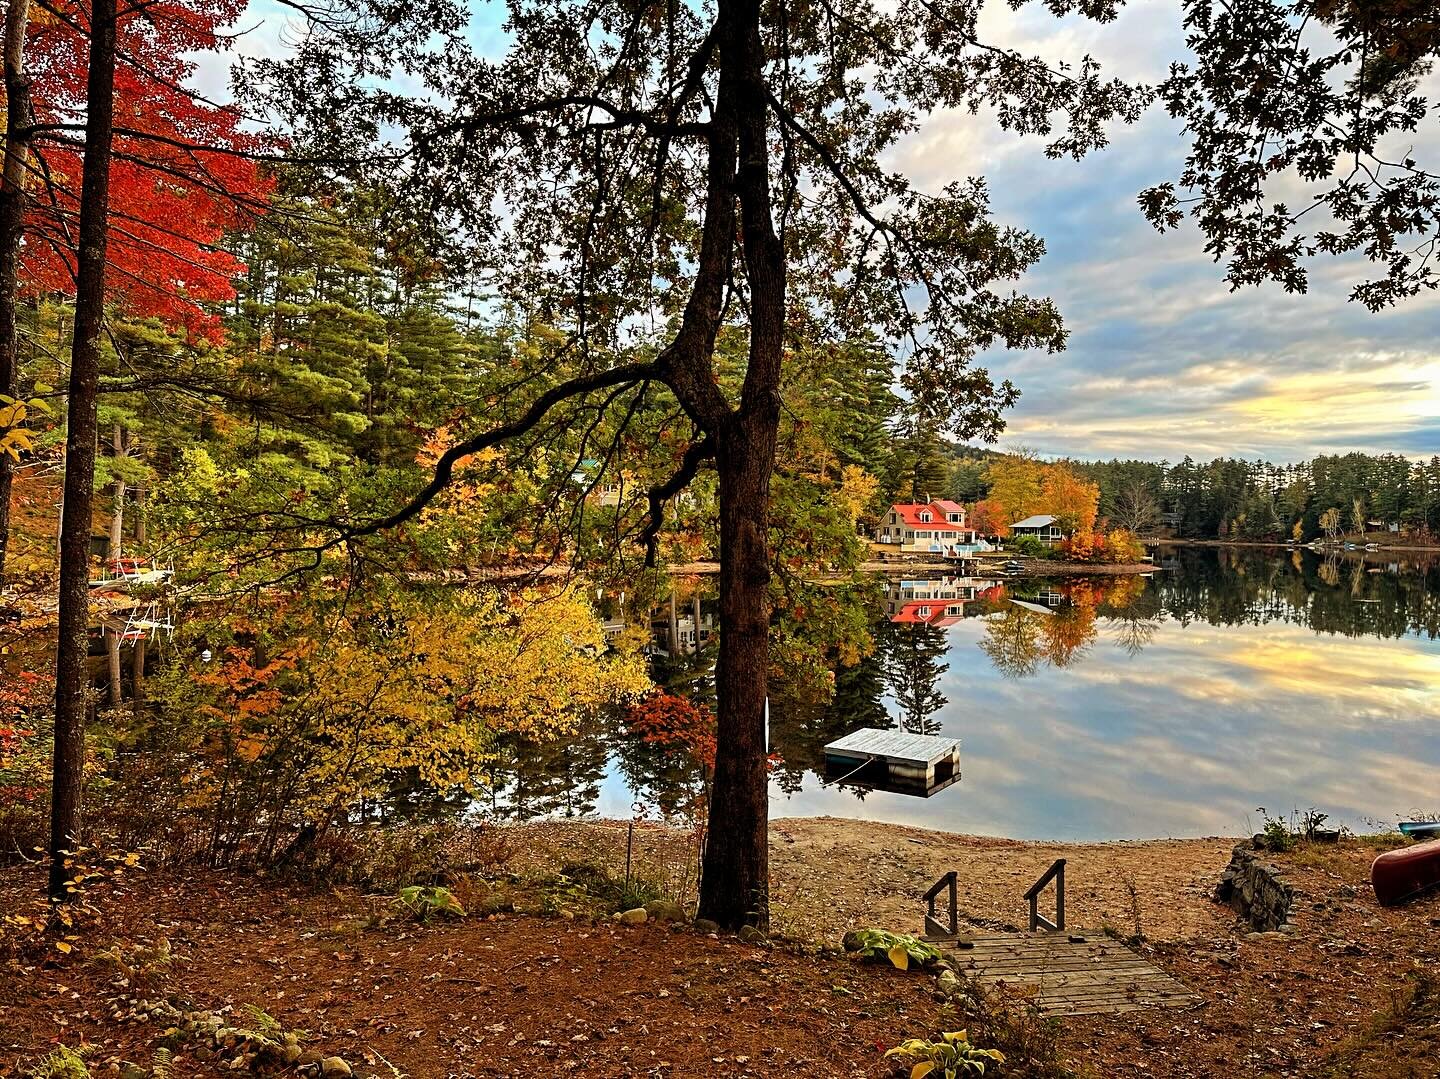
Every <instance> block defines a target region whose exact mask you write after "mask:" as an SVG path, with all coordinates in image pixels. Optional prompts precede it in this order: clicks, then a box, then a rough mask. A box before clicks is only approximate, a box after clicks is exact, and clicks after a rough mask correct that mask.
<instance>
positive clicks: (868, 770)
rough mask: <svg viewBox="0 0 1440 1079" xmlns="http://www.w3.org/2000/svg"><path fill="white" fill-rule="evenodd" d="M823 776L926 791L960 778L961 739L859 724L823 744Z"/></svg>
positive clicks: (883, 787)
mask: <svg viewBox="0 0 1440 1079" xmlns="http://www.w3.org/2000/svg"><path fill="white" fill-rule="evenodd" d="M825 774H826V778H827V779H832V780H835V779H841V778H844V779H849V780H851V781H852V782H854V783H855V784H856V785H858V786H866V787H873V788H875V789H877V790H888V791H894V792H895V793H898V794H918V795H922V796H925V797H928V796H929V795H931V794H934V793H935V792H936V791H939V790H943V789H945V788H946V787H948V786H950V785H951V784H952V783H955V782H956V781H957V780H959V778H960V740H959V739H958V738H947V737H944V736H942V735H937V734H909V733H907V732H905V731H897V730H889V731H885V730H880V729H879V728H876V727H862V728H861V729H860V730H858V731H853V732H852V733H850V734H847V735H846V736H845V737H844V738H837V739H836V740H835V741H833V742H831V743H829V744H828V745H827V746H826V747H825Z"/></svg>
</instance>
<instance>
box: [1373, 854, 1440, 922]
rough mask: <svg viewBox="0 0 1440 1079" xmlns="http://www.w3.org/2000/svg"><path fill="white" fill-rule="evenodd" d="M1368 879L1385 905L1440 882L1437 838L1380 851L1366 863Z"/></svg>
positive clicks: (1411, 895)
mask: <svg viewBox="0 0 1440 1079" xmlns="http://www.w3.org/2000/svg"><path fill="white" fill-rule="evenodd" d="M1370 883H1371V884H1372V885H1374V887H1375V898H1376V899H1378V900H1380V902H1381V904H1382V905H1384V906H1387V907H1392V906H1394V905H1395V904H1396V903H1403V902H1405V900H1407V899H1410V898H1412V897H1413V896H1417V895H1419V894H1420V893H1421V892H1423V891H1426V890H1427V889H1430V888H1434V887H1437V886H1440V839H1437V840H1435V842H1433V843H1420V844H1417V845H1416V846H1413V847H1403V848H1401V849H1400V850H1392V851H1388V852H1386V853H1385V854H1382V855H1380V857H1378V858H1376V859H1375V863H1374V864H1373V865H1372V866H1371V867H1370Z"/></svg>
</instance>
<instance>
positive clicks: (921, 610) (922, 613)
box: [915, 607, 930, 618]
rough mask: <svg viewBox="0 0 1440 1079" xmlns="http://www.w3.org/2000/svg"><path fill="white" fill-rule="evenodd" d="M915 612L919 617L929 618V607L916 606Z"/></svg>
mask: <svg viewBox="0 0 1440 1079" xmlns="http://www.w3.org/2000/svg"><path fill="white" fill-rule="evenodd" d="M915 614H916V615H917V616H919V617H920V618H929V617H930V608H929V607H917V608H915Z"/></svg>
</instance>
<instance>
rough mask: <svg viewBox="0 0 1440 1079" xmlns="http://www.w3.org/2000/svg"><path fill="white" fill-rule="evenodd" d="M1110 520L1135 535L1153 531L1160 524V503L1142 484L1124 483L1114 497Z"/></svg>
mask: <svg viewBox="0 0 1440 1079" xmlns="http://www.w3.org/2000/svg"><path fill="white" fill-rule="evenodd" d="M1110 521H1111V523H1112V524H1114V525H1116V526H1118V527H1120V528H1123V529H1126V530H1127V531H1130V532H1134V533H1135V534H1136V535H1144V534H1145V533H1147V532H1153V531H1154V530H1155V529H1156V528H1157V527H1158V526H1159V524H1160V503H1159V502H1157V501H1156V500H1155V496H1154V495H1152V494H1151V493H1150V492H1149V490H1147V489H1146V488H1145V487H1144V486H1143V485H1142V484H1139V483H1129V484H1126V485H1125V486H1124V487H1123V488H1121V490H1120V493H1119V494H1118V495H1116V497H1115V502H1114V505H1113V506H1112V507H1111V511H1110Z"/></svg>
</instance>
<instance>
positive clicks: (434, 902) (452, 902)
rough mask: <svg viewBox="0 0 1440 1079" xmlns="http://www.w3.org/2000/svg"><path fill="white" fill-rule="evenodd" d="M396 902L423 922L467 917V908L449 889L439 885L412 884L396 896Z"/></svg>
mask: <svg viewBox="0 0 1440 1079" xmlns="http://www.w3.org/2000/svg"><path fill="white" fill-rule="evenodd" d="M395 902H396V904H397V905H398V906H399V907H401V908H402V909H403V910H406V911H409V912H410V913H411V914H412V915H414V916H415V917H416V918H419V919H420V920H421V921H426V922H428V921H429V920H430V919H431V918H435V917H444V918H463V917H465V908H464V907H462V906H461V905H460V901H459V900H458V899H456V898H455V896H454V895H452V894H451V892H450V889H449V888H442V887H440V886H439V885H438V884H412V885H411V886H410V887H408V888H401V889H400V891H399V892H398V893H397V894H396V896H395Z"/></svg>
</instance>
